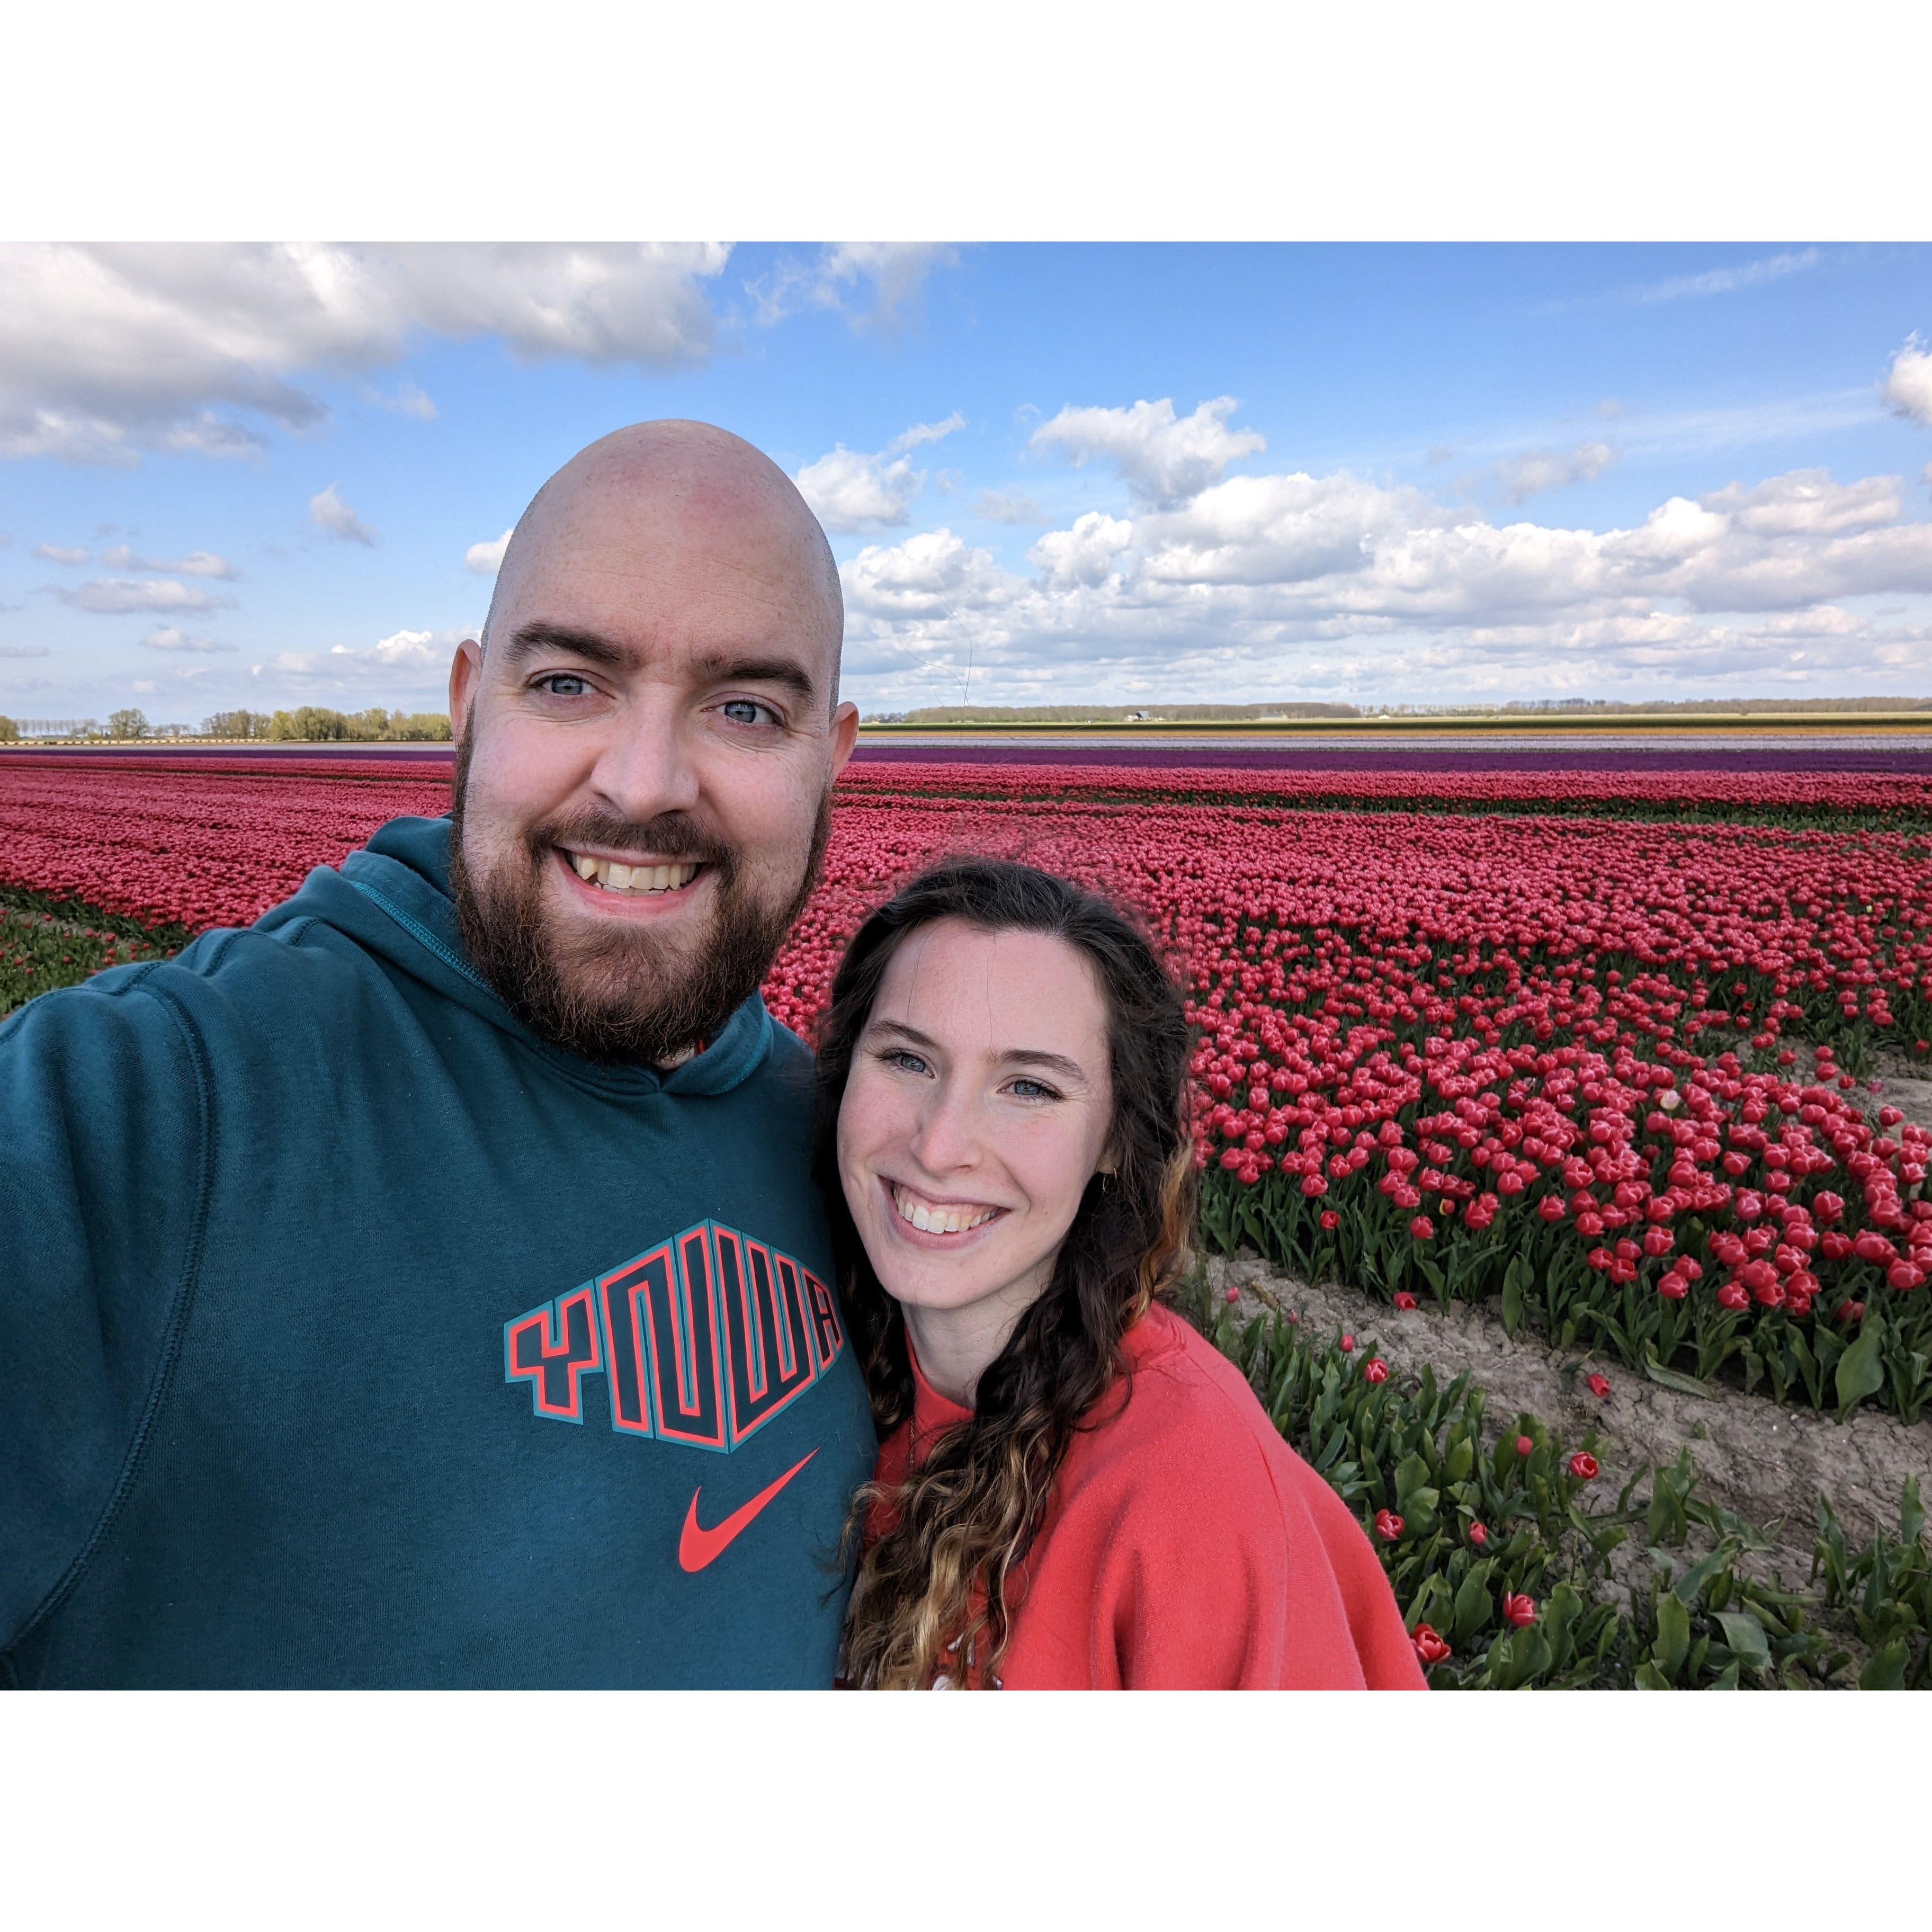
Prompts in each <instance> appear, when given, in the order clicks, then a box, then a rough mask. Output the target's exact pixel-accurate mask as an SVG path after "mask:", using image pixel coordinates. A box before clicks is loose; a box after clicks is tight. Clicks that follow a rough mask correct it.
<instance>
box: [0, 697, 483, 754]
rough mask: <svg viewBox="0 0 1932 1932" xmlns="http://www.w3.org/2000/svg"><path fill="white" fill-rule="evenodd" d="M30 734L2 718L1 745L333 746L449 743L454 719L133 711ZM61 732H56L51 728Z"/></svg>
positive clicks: (63, 722) (44, 723) (323, 711)
mask: <svg viewBox="0 0 1932 1932" xmlns="http://www.w3.org/2000/svg"><path fill="white" fill-rule="evenodd" d="M50 724H51V725H52V727H58V730H57V731H56V730H50V729H49V725H50ZM26 727H27V729H26V730H23V729H22V727H21V724H20V722H19V721H17V720H16V719H13V718H0V745H10V744H14V743H17V742H19V741H20V739H22V738H23V737H25V736H29V735H39V736H55V735H58V736H65V737H69V738H102V737H107V738H196V737H199V738H254V739H263V740H266V741H268V742H278V741H279V742H282V743H285V744H286V743H306V744H328V743H332V742H344V741H353V742H356V743H359V744H392V745H393V744H401V743H412V744H447V743H448V742H449V719H448V718H446V717H445V716H444V715H443V713H442V712H440V711H385V710H384V709H383V708H382V707H381V706H380V705H378V706H375V707H374V708H373V709H370V710H368V711H348V712H344V711H332V710H330V709H329V708H328V707H327V706H325V705H320V704H303V705H299V706H296V709H294V710H293V711H217V712H215V713H214V715H212V716H211V717H208V718H203V719H202V721H201V725H200V728H199V730H196V727H194V726H193V725H192V724H150V723H149V722H148V715H147V713H146V712H144V711H139V710H136V709H135V708H134V707H133V706H131V705H130V706H127V708H126V709H124V710H120V711H113V712H109V713H108V716H107V728H106V730H102V728H101V727H100V726H99V725H98V724H96V723H95V721H94V720H93V719H92V718H74V719H58V718H57V719H54V720H51V721H49V720H47V719H45V718H28V719H27V720H26ZM70 727H71V728H70Z"/></svg>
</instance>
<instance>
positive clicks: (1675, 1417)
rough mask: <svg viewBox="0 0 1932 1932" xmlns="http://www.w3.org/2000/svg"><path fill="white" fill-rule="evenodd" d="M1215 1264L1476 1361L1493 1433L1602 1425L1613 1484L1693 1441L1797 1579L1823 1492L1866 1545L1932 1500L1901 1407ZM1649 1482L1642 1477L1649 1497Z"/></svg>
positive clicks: (1453, 1372) (1380, 1333)
mask: <svg viewBox="0 0 1932 1932" xmlns="http://www.w3.org/2000/svg"><path fill="white" fill-rule="evenodd" d="M1927 1084H1932V1083H1927ZM1208 1279H1209V1280H1210V1282H1211V1283H1212V1284H1213V1286H1214V1290H1215V1292H1216V1294H1217V1296H1219V1295H1224V1294H1225V1293H1226V1290H1227V1289H1228V1288H1229V1287H1230V1286H1232V1287H1234V1288H1235V1289H1237V1290H1238V1292H1239V1299H1238V1304H1237V1305H1238V1308H1239V1310H1240V1312H1241V1313H1243V1314H1244V1315H1261V1314H1263V1313H1266V1312H1268V1310H1267V1307H1266V1304H1265V1302H1264V1301H1263V1299H1262V1297H1261V1296H1260V1295H1257V1294H1256V1292H1254V1285H1255V1284H1256V1283H1259V1285H1260V1286H1262V1288H1263V1289H1266V1290H1267V1291H1268V1293H1269V1294H1271V1295H1273V1296H1274V1298H1276V1299H1277V1301H1279V1302H1280V1304H1282V1306H1283V1307H1285V1308H1286V1309H1288V1310H1291V1311H1292V1312H1293V1313H1295V1314H1297V1315H1298V1316H1299V1317H1300V1319H1301V1321H1302V1322H1304V1323H1306V1324H1308V1325H1310V1326H1311V1328H1313V1329H1314V1330H1315V1331H1317V1332H1322V1333H1326V1332H1331V1331H1334V1330H1336V1329H1340V1330H1341V1331H1343V1333H1345V1334H1352V1335H1354V1336H1355V1337H1358V1338H1359V1341H1360V1342H1361V1343H1367V1341H1368V1340H1370V1338H1371V1337H1373V1340H1374V1341H1375V1343H1376V1349H1377V1351H1378V1352H1379V1354H1380V1355H1382V1357H1383V1358H1384V1359H1385V1361H1387V1362H1388V1364H1389V1366H1390V1367H1391V1369H1393V1370H1396V1371H1397V1373H1400V1372H1402V1371H1404V1370H1407V1371H1409V1372H1412V1373H1417V1372H1419V1371H1420V1370H1421V1368H1422V1367H1423V1366H1424V1364H1432V1365H1433V1367H1434V1368H1435V1370H1436V1376H1437V1379H1439V1380H1446V1379H1448V1378H1449V1377H1451V1376H1457V1375H1460V1374H1461V1373H1463V1371H1465V1370H1467V1371H1468V1372H1469V1375H1470V1377H1471V1379H1472V1380H1473V1381H1474V1382H1475V1383H1477V1385H1478V1386H1479V1387H1481V1388H1483V1389H1484V1391H1486V1392H1487V1395H1488V1398H1489V1406H1488V1409H1487V1419H1488V1421H1489V1422H1490V1424H1491V1433H1490V1439H1491V1440H1492V1441H1493V1440H1494V1438H1495V1433H1496V1431H1497V1430H1500V1429H1501V1428H1502V1427H1503V1426H1504V1425H1505V1424H1507V1423H1508V1422H1509V1421H1511V1419H1513V1418H1514V1416H1515V1415H1516V1414H1517V1412H1519V1411H1520V1410H1525V1409H1526V1410H1528V1411H1529V1412H1530V1413H1531V1414H1532V1415H1535V1416H1538V1417H1539V1418H1541V1420H1542V1421H1544V1422H1546V1423H1547V1424H1549V1425H1550V1427H1553V1428H1554V1429H1556V1430H1559V1431H1560V1432H1561V1433H1562V1436H1563V1437H1564V1439H1565V1441H1566V1442H1571V1443H1573V1444H1574V1443H1578V1442H1581V1440H1582V1439H1583V1437H1584V1436H1585V1435H1586V1434H1587V1433H1589V1431H1590V1430H1595V1431H1596V1433H1597V1437H1598V1448H1597V1452H1596V1453H1597V1457H1598V1461H1599V1462H1600V1463H1601V1464H1602V1466H1603V1472H1604V1473H1603V1481H1604V1484H1605V1485H1606V1487H1610V1488H1612V1489H1613V1490H1621V1489H1622V1487H1623V1485H1624V1484H1625V1482H1626V1481H1628V1479H1629V1478H1630V1477H1631V1476H1632V1475H1634V1474H1635V1473H1636V1472H1637V1470H1638V1469H1640V1468H1641V1467H1642V1466H1643V1465H1645V1464H1646V1463H1648V1464H1650V1465H1651V1466H1653V1467H1655V1466H1659V1465H1661V1464H1664V1463H1670V1462H1671V1461H1673V1460H1674V1459H1675V1458H1676V1455H1677V1453H1678V1451H1679V1450H1680V1449H1682V1448H1685V1447H1687V1446H1688V1448H1689V1449H1690V1451H1691V1461H1692V1463H1693V1464H1694V1466H1695V1468H1696V1469H1697V1472H1698V1474H1699V1475H1700V1478H1701V1481H1700V1485H1699V1491H1698V1493H1700V1495H1702V1496H1706V1497H1708V1498H1709V1499H1712V1500H1713V1501H1715V1502H1718V1503H1721V1504H1722V1505H1724V1507H1725V1508H1727V1509H1730V1510H1733V1511H1736V1513H1737V1514H1738V1515H1739V1516H1741V1517H1744V1518H1745V1520H1746V1521H1748V1522H1749V1523H1754V1524H1756V1525H1757V1526H1759V1527H1760V1529H1764V1530H1765V1531H1766V1532H1768V1533H1769V1534H1770V1535H1771V1536H1772V1539H1773V1545H1772V1549H1771V1550H1769V1552H1767V1553H1766V1556H1767V1559H1768V1560H1769V1562H1770V1563H1771V1565H1772V1567H1773V1568H1775V1570H1776V1571H1778V1574H1779V1575H1780V1577H1781V1578H1782V1579H1783V1580H1784V1581H1785V1582H1786V1583H1787V1584H1789V1585H1790V1586H1793V1587H1799V1586H1802V1585H1803V1584H1804V1583H1805V1580H1806V1579H1807V1577H1808V1576H1809V1574H1810V1572H1811V1545H1812V1540H1813V1538H1814V1535H1815V1534H1816V1532H1817V1500H1816V1499H1817V1497H1818V1496H1819V1495H1820V1493H1821V1492H1822V1493H1823V1494H1824V1495H1825V1496H1826V1497H1828V1498H1829V1499H1830V1501H1831V1504H1832V1508H1834V1509H1835V1511H1837V1512H1838V1518H1839V1520H1840V1521H1841V1523H1843V1525H1844V1526H1845V1530H1846V1535H1847V1536H1848V1537H1851V1538H1856V1539H1858V1541H1864V1539H1865V1538H1867V1537H1868V1536H1870V1535H1871V1534H1872V1533H1873V1531H1875V1530H1876V1529H1879V1528H1881V1527H1882V1528H1885V1529H1888V1530H1889V1531H1890V1532H1891V1534H1892V1535H1897V1531H1898V1501H1899V1493H1900V1489H1901V1488H1902V1487H1903V1484H1904V1481H1905V1478H1906V1477H1907V1476H1908V1475H1916V1476H1917V1477H1918V1480H1919V1484H1920V1487H1921V1490H1924V1492H1925V1493H1927V1495H1928V1496H1932V1418H1926V1419H1924V1420H1921V1421H1919V1422H1918V1423H1915V1424H1912V1426H1911V1427H1906V1425H1905V1424H1903V1423H1902V1422H1900V1421H1899V1420H1898V1419H1897V1417H1895V1416H1892V1415H1885V1414H1884V1413H1882V1412H1879V1411H1876V1410H1869V1409H1858V1410H1856V1411H1855V1412H1853V1413H1852V1415H1849V1417H1847V1418H1846V1419H1845V1420H1844V1421H1842V1422H1840V1421H1835V1420H1834V1419H1833V1418H1831V1417H1829V1416H1821V1415H1814V1414H1813V1413H1812V1412H1811V1411H1810V1410H1803V1411H1799V1412H1794V1411H1792V1410H1790V1409H1784V1408H1781V1407H1780V1406H1779V1405H1778V1404H1777V1403H1774V1402H1772V1400H1770V1399H1769V1397H1766V1396H1765V1395H1763V1394H1751V1395H1746V1394H1744V1393H1742V1391H1732V1390H1726V1389H1714V1390H1713V1391H1712V1392H1711V1394H1709V1395H1708V1396H1693V1395H1688V1394H1684V1393H1682V1392H1681V1391H1678V1390H1676V1389H1670V1388H1662V1387H1661V1386H1659V1385H1658V1384H1656V1383H1654V1382H1649V1381H1648V1380H1646V1379H1645V1377H1644V1376H1643V1375H1642V1374H1641V1373H1639V1372H1638V1371H1637V1370H1633V1369H1629V1368H1627V1367H1625V1366H1624V1364H1622V1363H1621V1362H1619V1361H1601V1360H1598V1359H1595V1358H1590V1357H1588V1356H1585V1355H1580V1354H1578V1353H1576V1352H1574V1351H1572V1352H1567V1353H1566V1352H1562V1351H1560V1350H1557V1349H1551V1348H1550V1347H1549V1346H1547V1344H1546V1343H1544V1341H1543V1340H1542V1339H1541V1337H1538V1336H1535V1335H1531V1334H1524V1335H1521V1336H1519V1337H1517V1338H1515V1339H1514V1340H1511V1337H1509V1336H1508V1334H1505V1331H1504V1328H1503V1325H1502V1316H1501V1314H1500V1313H1499V1312H1498V1310H1496V1309H1495V1308H1494V1307H1491V1306H1490V1305H1488V1304H1481V1303H1468V1302H1458V1303H1456V1304H1453V1305H1452V1306H1451V1307H1450V1308H1449V1309H1448V1310H1447V1311H1442V1310H1438V1309H1436V1307H1434V1306H1433V1304H1424V1305H1423V1306H1421V1307H1418V1308H1415V1309H1412V1310H1396V1309H1394V1308H1391V1307H1390V1306H1389V1305H1388V1303H1387V1302H1385V1301H1381V1300H1379V1298H1376V1297H1375V1296H1373V1295H1368V1294H1367V1293H1364V1292H1362V1291H1361V1290H1360V1289H1352V1288H1347V1287H1345V1286H1342V1285H1341V1284H1340V1283H1332V1282H1331V1283H1323V1284H1322V1285H1321V1286H1311V1285H1310V1284H1309V1283H1306V1282H1302V1281H1298V1280H1295V1279H1294V1278H1293V1277H1290V1276H1288V1275H1285V1274H1281V1273H1280V1272H1278V1271H1276V1270H1274V1269H1272V1268H1270V1267H1269V1266H1268V1264H1267V1263H1266V1262H1263V1261H1262V1260H1260V1259H1259V1258H1258V1257H1256V1256H1253V1255H1246V1254H1244V1255H1239V1256H1235V1257H1234V1258H1233V1259H1225V1258H1223V1257H1221V1256H1214V1257H1212V1258H1211V1259H1209V1260H1208ZM1592 1373H1601V1374H1603V1375H1604V1376H1607V1378H1608V1379H1609V1381H1610V1394H1609V1396H1608V1397H1606V1398H1603V1399H1601V1400H1600V1399H1599V1398H1598V1397H1596V1396H1594V1395H1592V1394H1591V1393H1590V1391H1589V1388H1588V1387H1587V1385H1586V1377H1587V1376H1589V1375H1591V1374H1592ZM1648 1489H1649V1486H1648V1485H1647V1484H1645V1485H1642V1486H1640V1489H1639V1491H1638V1494H1639V1496H1640V1497H1641V1496H1644V1495H1646V1494H1647V1493H1648Z"/></svg>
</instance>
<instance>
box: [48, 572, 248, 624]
mask: <svg viewBox="0 0 1932 1932" xmlns="http://www.w3.org/2000/svg"><path fill="white" fill-rule="evenodd" d="M53 594H54V595H55V596H56V597H58V598H59V599H60V600H61V601H62V603H63V604H72V605H73V606H74V608H75V609H76V610H92V611H94V612H95V613H97V614H98V615H99V616H121V615H124V613H127V612H128V611H130V610H157V611H168V610H216V609H218V608H219V607H221V606H222V605H223V604H233V602H234V601H235V600H234V598H232V597H223V596H220V595H217V593H216V592H214V591H212V590H203V589H201V588H200V587H199V586H198V585H196V584H192V583H177V582H176V581H175V580H174V579H173V578H172V577H161V578H160V579H158V580H153V581H148V582H143V581H142V580H139V579H136V578H134V577H98V578H96V579H95V580H94V581H93V582H92V583H82V584H78V585H77V586H75V587H74V589H71V590H65V589H55V592H54V593H53Z"/></svg>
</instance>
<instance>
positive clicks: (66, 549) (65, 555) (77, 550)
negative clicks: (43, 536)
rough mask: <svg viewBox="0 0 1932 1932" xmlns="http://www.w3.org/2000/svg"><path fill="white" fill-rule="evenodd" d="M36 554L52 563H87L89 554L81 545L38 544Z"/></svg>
mask: <svg viewBox="0 0 1932 1932" xmlns="http://www.w3.org/2000/svg"><path fill="white" fill-rule="evenodd" d="M34 555H35V556H38V557H44V558H45V559H46V561H47V562H49V563H86V562H88V561H89V553H88V552H87V551H86V550H84V549H83V547H81V546H80V544H50V543H43V544H34Z"/></svg>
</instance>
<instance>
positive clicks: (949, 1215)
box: [892, 1187, 999, 1235]
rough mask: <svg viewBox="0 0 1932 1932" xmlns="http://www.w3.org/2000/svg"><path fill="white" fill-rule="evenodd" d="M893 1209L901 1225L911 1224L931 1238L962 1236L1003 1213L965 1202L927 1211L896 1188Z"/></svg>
mask: <svg viewBox="0 0 1932 1932" xmlns="http://www.w3.org/2000/svg"><path fill="white" fill-rule="evenodd" d="M892 1205H893V1206H894V1207H895V1208H897V1209H898V1215H899V1219H900V1220H901V1221H910V1223H912V1225H913V1226H914V1227H915V1228H918V1229H922V1230H923V1231H924V1232H926V1233H927V1234H929V1235H963V1234H965V1232H966V1231H967V1230H968V1229H969V1228H977V1227H979V1226H981V1225H982V1224H983V1223H986V1222H988V1221H990V1220H992V1218H993V1217H994V1216H995V1214H998V1212H999V1210H998V1208H976V1207H974V1206H973V1205H971V1204H970V1203H965V1202H962V1203H961V1204H960V1205H958V1206H956V1207H951V1208H929V1207H928V1206H927V1205H926V1203H925V1202H922V1201H916V1200H915V1199H913V1197H912V1196H910V1194H907V1193H904V1191H903V1190H901V1189H899V1188H896V1187H895V1188H894V1189H893V1190H892Z"/></svg>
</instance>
